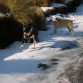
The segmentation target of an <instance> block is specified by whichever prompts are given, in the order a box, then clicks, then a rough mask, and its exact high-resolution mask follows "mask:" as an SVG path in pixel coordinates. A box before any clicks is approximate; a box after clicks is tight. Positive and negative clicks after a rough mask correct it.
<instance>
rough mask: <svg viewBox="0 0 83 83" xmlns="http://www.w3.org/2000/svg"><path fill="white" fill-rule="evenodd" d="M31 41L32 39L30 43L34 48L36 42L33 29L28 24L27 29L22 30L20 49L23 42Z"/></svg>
mask: <svg viewBox="0 0 83 83" xmlns="http://www.w3.org/2000/svg"><path fill="white" fill-rule="evenodd" d="M31 39H33V41H32V42H33V44H34V48H35V43H36V40H35V34H34V27H33V24H32V23H30V24H29V25H28V27H24V28H23V39H22V44H21V46H20V48H23V46H24V42H26V41H28V42H30V40H31Z"/></svg>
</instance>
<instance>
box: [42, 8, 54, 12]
mask: <svg viewBox="0 0 83 83" xmlns="http://www.w3.org/2000/svg"><path fill="white" fill-rule="evenodd" d="M41 9H42V11H44V12H46V11H47V10H49V9H50V10H52V9H53V7H41Z"/></svg>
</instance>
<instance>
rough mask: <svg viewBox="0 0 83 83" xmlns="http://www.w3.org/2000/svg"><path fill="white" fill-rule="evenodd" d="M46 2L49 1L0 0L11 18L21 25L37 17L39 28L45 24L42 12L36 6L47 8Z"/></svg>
mask: <svg viewBox="0 0 83 83" xmlns="http://www.w3.org/2000/svg"><path fill="white" fill-rule="evenodd" d="M48 1H49V0H34V1H33V0H0V3H1V4H4V5H5V6H6V7H8V8H9V10H10V14H11V16H13V18H14V19H16V20H17V21H19V22H20V23H22V24H23V25H25V24H28V23H30V22H32V21H33V20H35V18H36V17H39V18H40V21H41V26H43V25H44V24H45V23H44V22H45V16H44V13H43V12H42V10H41V9H40V8H39V7H37V6H48ZM32 6H33V7H32Z"/></svg>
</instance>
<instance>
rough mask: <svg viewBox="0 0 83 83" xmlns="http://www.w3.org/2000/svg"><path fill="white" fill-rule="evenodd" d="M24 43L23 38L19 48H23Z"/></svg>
mask: <svg viewBox="0 0 83 83" xmlns="http://www.w3.org/2000/svg"><path fill="white" fill-rule="evenodd" d="M24 42H25V38H23V39H22V44H21V46H20V48H23V46H24Z"/></svg>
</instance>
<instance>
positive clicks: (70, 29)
mask: <svg viewBox="0 0 83 83" xmlns="http://www.w3.org/2000/svg"><path fill="white" fill-rule="evenodd" d="M67 28H68V30H69V33H70V32H71V33H72V36H74V31H73V28H72V27H69V26H68V27H67Z"/></svg>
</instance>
